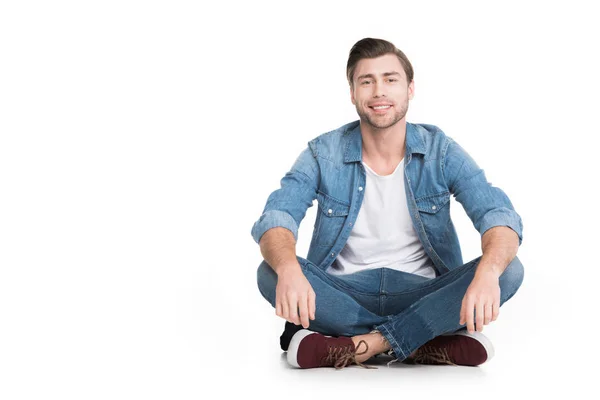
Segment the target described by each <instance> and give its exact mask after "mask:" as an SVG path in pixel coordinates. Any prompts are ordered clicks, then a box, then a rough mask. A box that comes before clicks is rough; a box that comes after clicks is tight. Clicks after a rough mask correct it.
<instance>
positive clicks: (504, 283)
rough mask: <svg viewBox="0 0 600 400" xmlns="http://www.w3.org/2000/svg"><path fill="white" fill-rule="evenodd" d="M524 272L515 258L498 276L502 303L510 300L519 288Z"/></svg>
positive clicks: (517, 258) (519, 261)
mask: <svg viewBox="0 0 600 400" xmlns="http://www.w3.org/2000/svg"><path fill="white" fill-rule="evenodd" d="M524 275H525V270H524V268H523V264H522V263H521V260H519V257H517V256H515V258H513V259H512V261H511V262H510V264H508V266H507V267H506V269H505V270H504V272H503V273H502V275H500V291H501V295H502V298H503V300H504V301H506V300H508V299H510V298H511V297H512V296H513V295H514V294H515V293H516V292H517V290H519V287H521V284H522V283H523V278H524Z"/></svg>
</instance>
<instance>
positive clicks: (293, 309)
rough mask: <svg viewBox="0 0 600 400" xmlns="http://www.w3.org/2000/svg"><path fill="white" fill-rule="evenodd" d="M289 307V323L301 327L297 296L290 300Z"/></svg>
mask: <svg viewBox="0 0 600 400" xmlns="http://www.w3.org/2000/svg"><path fill="white" fill-rule="evenodd" d="M288 306H289V307H288V309H289V318H290V319H289V321H290V322H292V323H294V324H295V325H300V320H299V319H298V298H297V297H296V296H291V298H290V299H288Z"/></svg>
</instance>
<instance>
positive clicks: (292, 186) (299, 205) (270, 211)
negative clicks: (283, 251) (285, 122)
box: [251, 146, 320, 243]
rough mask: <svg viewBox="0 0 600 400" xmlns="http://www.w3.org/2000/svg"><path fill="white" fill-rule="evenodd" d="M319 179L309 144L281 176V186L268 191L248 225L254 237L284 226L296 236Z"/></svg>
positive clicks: (259, 237) (256, 237) (315, 191)
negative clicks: (262, 205)
mask: <svg viewBox="0 0 600 400" xmlns="http://www.w3.org/2000/svg"><path fill="white" fill-rule="evenodd" d="M319 180H320V174H319V166H318V164H317V160H316V158H315V156H314V154H313V152H312V149H311V148H310V146H309V147H308V148H306V149H305V150H304V151H303V152H302V153H301V154H300V155H299V156H298V158H297V159H296V161H295V162H294V165H293V166H292V168H291V169H290V171H289V172H287V173H286V174H285V176H284V177H283V178H282V179H281V187H280V188H279V189H277V190H275V191H274V192H273V193H271V194H270V195H269V198H268V199H267V203H266V205H265V207H264V210H263V213H262V215H261V216H260V218H259V219H258V221H256V222H255V223H254V225H253V226H252V232H251V233H252V237H253V238H254V241H255V242H256V243H260V239H261V237H262V236H263V235H264V233H265V232H267V231H268V230H269V229H271V228H275V227H283V228H286V229H288V230H289V231H290V232H291V233H292V235H293V237H294V239H295V240H297V239H298V228H299V226H300V222H301V221H302V220H303V219H304V216H305V215H306V210H307V209H308V208H309V207H311V206H312V203H313V201H314V200H315V199H316V198H317V190H318V187H319Z"/></svg>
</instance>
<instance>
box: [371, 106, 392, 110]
mask: <svg viewBox="0 0 600 400" xmlns="http://www.w3.org/2000/svg"><path fill="white" fill-rule="evenodd" d="M373 108H374V109H375V110H383V109H386V108H390V106H376V107H373Z"/></svg>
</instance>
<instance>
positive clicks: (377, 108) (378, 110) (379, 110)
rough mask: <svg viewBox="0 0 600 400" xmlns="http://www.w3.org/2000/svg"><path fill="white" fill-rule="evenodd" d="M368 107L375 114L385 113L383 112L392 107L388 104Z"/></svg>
mask: <svg viewBox="0 0 600 400" xmlns="http://www.w3.org/2000/svg"><path fill="white" fill-rule="evenodd" d="M369 108H370V109H372V110H374V111H375V113H376V114H385V112H386V111H387V110H389V109H390V108H392V106H391V105H389V104H388V105H385V106H369Z"/></svg>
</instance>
